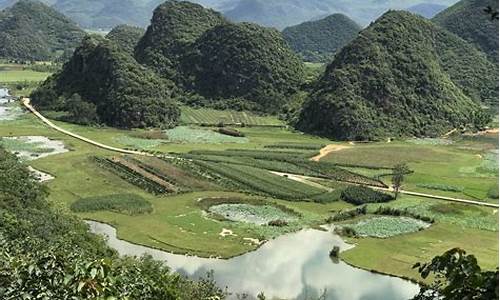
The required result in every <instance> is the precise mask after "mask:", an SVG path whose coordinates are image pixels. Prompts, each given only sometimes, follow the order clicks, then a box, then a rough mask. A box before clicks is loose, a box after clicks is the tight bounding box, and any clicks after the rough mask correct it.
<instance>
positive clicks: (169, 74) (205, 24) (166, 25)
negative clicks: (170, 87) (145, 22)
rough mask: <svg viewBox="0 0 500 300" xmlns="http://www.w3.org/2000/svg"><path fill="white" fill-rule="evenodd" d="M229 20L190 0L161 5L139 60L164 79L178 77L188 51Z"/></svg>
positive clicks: (138, 51)
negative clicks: (180, 64)
mask: <svg viewBox="0 0 500 300" xmlns="http://www.w3.org/2000/svg"><path fill="white" fill-rule="evenodd" d="M224 22H226V21H225V20H224V18H223V17H222V16H221V15H220V14H219V13H217V12H215V11H213V10H210V9H205V8H203V6H201V5H199V4H194V3H191V2H187V1H175V0H174V1H167V2H165V3H163V4H161V5H160V6H158V7H157V8H156V9H155V11H154V13H153V19H152V20H151V25H150V26H149V27H148V29H147V31H146V34H145V35H144V36H143V37H142V39H141V40H140V41H139V44H138V45H137V48H136V51H135V57H136V59H137V61H139V62H140V63H142V64H145V65H148V66H149V67H151V68H152V69H153V70H155V71H156V72H157V73H158V74H160V75H161V76H162V77H164V78H169V79H175V78H177V77H178V74H179V72H180V71H179V70H178V67H179V62H180V60H181V57H182V56H183V55H184V53H185V52H186V51H187V49H189V47H190V46H191V45H192V44H193V43H194V42H195V41H196V39H198V38H199V37H200V36H201V35H202V34H203V33H204V32H205V31H207V30H208V29H210V28H213V27H214V26H216V25H220V24H222V23H224Z"/></svg>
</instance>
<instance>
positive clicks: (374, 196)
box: [341, 186, 394, 205]
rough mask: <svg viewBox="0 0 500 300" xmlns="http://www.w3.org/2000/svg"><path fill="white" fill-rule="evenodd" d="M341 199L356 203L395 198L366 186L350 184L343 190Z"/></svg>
mask: <svg viewBox="0 0 500 300" xmlns="http://www.w3.org/2000/svg"><path fill="white" fill-rule="evenodd" d="M341 199H342V200H344V201H345V202H349V203H352V204H355V205H361V204H365V203H381V202H389V201H391V200H394V197H393V196H392V195H388V194H386V193H382V192H379V191H375V190H372V189H370V188H367V187H364V186H350V187H348V188H346V189H345V190H343V191H342V195H341Z"/></svg>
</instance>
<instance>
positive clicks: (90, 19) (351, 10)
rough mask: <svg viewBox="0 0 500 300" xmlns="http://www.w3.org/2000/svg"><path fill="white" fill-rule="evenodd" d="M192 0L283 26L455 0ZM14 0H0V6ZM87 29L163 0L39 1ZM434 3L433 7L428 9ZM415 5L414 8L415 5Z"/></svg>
mask: <svg viewBox="0 0 500 300" xmlns="http://www.w3.org/2000/svg"><path fill="white" fill-rule="evenodd" d="M421 1H422V0H369V1H367V0H308V1H301V0H192V2H196V3H198V4H201V5H203V6H205V7H208V8H212V9H215V10H217V11H220V12H222V13H224V15H225V16H226V17H227V18H228V19H229V20H231V21H236V22H240V21H248V22H253V23H257V24H259V25H263V26H269V27H276V28H278V29H283V28H285V27H288V26H292V25H297V24H300V23H302V22H305V21H311V20H317V19H320V18H323V17H326V16H328V15H331V14H334V13H342V14H345V15H347V16H349V17H350V18H352V19H353V20H354V21H355V22H357V23H358V24H361V25H363V26H366V25H368V24H369V23H370V22H372V21H374V20H375V19H377V18H378V17H379V16H380V15H382V14H383V13H384V12H385V11H387V10H388V9H408V8H411V7H413V8H414V7H415V6H416V5H419V4H420V5H423V6H422V7H424V13H425V14H428V15H429V12H433V11H434V10H432V9H435V5H442V6H450V5H452V4H454V3H455V2H457V0H435V1H433V2H432V5H429V4H426V3H422V2H421ZM14 2H16V0H0V9H2V8H5V7H7V6H9V5H12V4H13V3H14ZM41 2H43V3H45V4H47V5H50V6H53V7H54V8H56V9H57V10H58V11H59V12H62V13H64V14H65V15H67V16H68V17H70V18H71V19H72V20H73V21H75V22H77V23H78V24H79V25H80V26H82V27H84V28H87V29H111V28H112V27H114V26H116V25H119V24H129V25H136V26H141V27H145V26H147V24H149V21H150V19H151V16H152V12H153V10H154V8H155V7H156V6H158V5H159V4H160V3H162V2H165V1H164V0H41ZM432 6H434V8H432ZM417 8H418V7H417Z"/></svg>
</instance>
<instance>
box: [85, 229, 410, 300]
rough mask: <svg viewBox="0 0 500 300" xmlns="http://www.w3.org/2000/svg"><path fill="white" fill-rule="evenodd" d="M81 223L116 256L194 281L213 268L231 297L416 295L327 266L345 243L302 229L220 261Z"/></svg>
mask: <svg viewBox="0 0 500 300" xmlns="http://www.w3.org/2000/svg"><path fill="white" fill-rule="evenodd" d="M87 223H88V224H89V225H90V228H91V231H92V232H94V233H98V234H103V235H105V236H107V237H108V244H109V245H110V246H111V247H112V248H114V249H116V250H117V251H118V252H119V253H120V254H122V255H137V256H140V255H142V254H145V253H147V254H150V255H152V256H153V257H154V258H156V259H158V260H164V261H166V262H167V264H168V265H169V266H170V267H171V268H172V269H173V270H175V271H177V272H180V273H183V274H185V275H187V276H189V277H191V278H194V279H197V278H199V277H203V276H204V275H205V274H206V272H208V271H210V270H213V271H214V272H215V280H216V281H217V283H218V284H220V285H221V286H227V287H228V288H229V290H230V291H231V292H234V293H247V294H249V295H252V296H255V295H256V294H257V293H259V292H260V291H262V292H264V293H265V295H266V296H267V297H268V298H269V299H272V298H273V297H276V298H280V299H283V298H286V299H305V298H307V297H312V299H314V297H318V296H319V295H321V294H322V293H323V292H324V291H326V299H328V300H368V299H370V300H402V299H409V298H411V297H412V296H414V295H415V294H416V293H417V292H418V286H417V285H415V284H413V283H411V282H408V281H405V280H402V279H399V278H394V277H389V276H383V275H378V274H373V273H370V272H367V271H363V270H359V269H356V268H353V267H351V266H349V265H347V264H346V263H344V262H342V261H340V262H338V263H333V262H332V260H331V259H330V258H329V255H328V253H329V251H330V250H331V248H332V247H333V245H337V246H339V247H340V248H341V249H342V250H345V249H347V248H349V247H350V245H348V244H346V243H344V242H343V241H342V239H340V237H338V236H336V235H334V234H332V233H331V232H323V231H318V230H312V229H309V230H302V231H300V232H297V233H293V234H288V235H285V236H282V237H279V238H277V239H275V240H273V241H270V242H268V243H266V244H265V245H263V246H262V247H261V248H260V249H258V250H257V251H254V252H250V253H247V254H245V255H241V256H238V257H235V258H232V259H229V260H220V259H208V258H199V257H188V256H184V255H175V254H170V253H166V252H163V251H159V250H154V249H150V248H147V247H143V246H138V245H134V244H131V243H128V242H126V241H121V240H118V239H117V238H116V231H115V229H114V228H113V227H111V226H109V225H106V224H102V223H98V222H93V221H88V222H87ZM409 267H411V266H409Z"/></svg>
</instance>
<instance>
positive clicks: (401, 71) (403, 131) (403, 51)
mask: <svg viewBox="0 0 500 300" xmlns="http://www.w3.org/2000/svg"><path fill="white" fill-rule="evenodd" d="M496 70H497V69H496V67H495V66H494V65H493V64H492V63H491V62H489V61H488V60H487V58H486V56H485V55H484V54H482V53H481V52H479V51H477V50H476V49H475V48H474V47H473V46H472V45H470V44H468V43H467V42H465V41H463V40H462V39H460V38H459V37H457V36H456V35H454V34H452V33H449V32H448V31H446V30H444V29H442V28H440V27H439V26H436V25H435V24H434V23H432V22H431V21H428V20H426V19H424V18H422V17H419V16H417V15H414V14H411V13H408V12H402V11H389V12H387V13H386V14H384V15H383V16H382V17H381V18H380V19H378V20H377V21H376V22H375V23H373V24H372V25H371V26H369V27H368V28H367V29H365V30H363V31H362V32H361V33H360V35H359V37H358V38H356V39H355V40H354V41H352V42H351V43H350V44H349V45H348V46H346V47H344V48H343V49H342V51H341V52H340V53H339V54H337V55H336V56H335V59H334V61H333V62H332V63H331V64H330V65H329V66H328V67H327V69H326V72H325V74H324V75H323V77H322V78H321V79H320V80H319V82H318V84H317V86H316V88H315V91H314V92H313V93H312V95H311V96H310V97H309V99H307V100H306V101H305V103H304V105H303V108H302V111H301V112H300V115H299V118H298V121H297V124H296V126H297V128H299V129H301V130H303V131H306V132H312V133H317V134H321V135H324V136H328V137H331V138H337V139H346V140H372V139H382V138H386V137H398V136H437V135H440V134H443V133H445V132H446V131H447V130H450V129H452V128H460V127H468V128H472V129H474V128H479V127H481V126H484V125H485V123H486V122H487V121H488V119H489V118H488V117H487V116H486V114H485V113H484V111H483V110H482V109H481V106H480V104H479V101H484V102H489V101H492V100H493V101H498V100H496V99H498V77H497V73H498V71H496ZM497 103H498V102H497Z"/></svg>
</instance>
